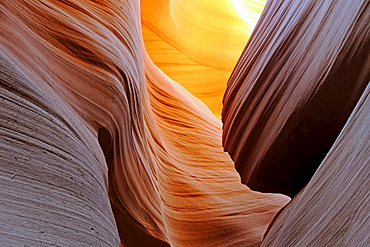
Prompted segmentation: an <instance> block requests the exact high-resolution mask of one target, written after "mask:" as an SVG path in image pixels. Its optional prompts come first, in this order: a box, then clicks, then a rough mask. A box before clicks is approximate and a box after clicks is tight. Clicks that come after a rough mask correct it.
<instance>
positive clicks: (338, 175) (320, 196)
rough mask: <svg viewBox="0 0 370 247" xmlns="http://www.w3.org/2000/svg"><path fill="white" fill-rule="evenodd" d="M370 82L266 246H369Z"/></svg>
mask: <svg viewBox="0 0 370 247" xmlns="http://www.w3.org/2000/svg"><path fill="white" fill-rule="evenodd" d="M369 122H370V85H368V86H367V88H366V90H365V92H364V93H363V95H362V97H361V99H360V100H359V102H358V104H357V106H356V108H355V109H354V110H353V112H352V114H351V116H350V118H349V119H348V121H347V123H346V125H345V126H344V128H343V130H342V132H341V133H340V135H339V137H338V139H337V140H336V141H335V143H334V145H333V146H332V148H331V149H330V151H329V153H328V155H327V156H326V157H325V159H324V161H323V162H322V164H321V165H320V167H319V169H318V170H317V172H316V173H315V175H314V176H313V178H312V179H311V181H310V182H309V184H308V185H307V186H306V187H305V188H304V190H303V191H302V192H300V193H299V194H298V195H297V196H296V197H295V198H294V199H293V200H292V201H291V202H290V203H289V204H288V206H287V207H286V208H285V209H284V211H283V212H282V213H281V215H280V216H279V218H278V219H277V221H276V222H275V223H274V225H273V226H272V228H271V229H270V231H269V233H268V234H267V236H266V238H265V240H264V241H263V244H262V246H369V244H370V239H369V231H368V230H369V221H370V216H369V212H370V204H369V187H370V181H369V174H370V166H369V164H370V151H369V146H370V131H369Z"/></svg>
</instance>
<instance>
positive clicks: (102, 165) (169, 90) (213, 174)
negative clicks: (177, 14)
mask: <svg viewBox="0 0 370 247" xmlns="http://www.w3.org/2000/svg"><path fill="white" fill-rule="evenodd" d="M0 13H1V14H0V21H1V22H0V23H1V29H0V30H1V35H0V44H1V52H2V53H1V57H2V60H1V84H0V85H1V91H0V92H1V99H2V105H1V108H0V109H1V111H0V115H1V125H0V126H1V139H0V147H1V149H0V157H1V159H2V162H3V163H2V164H3V165H2V169H1V184H2V188H1V190H0V193H1V196H0V200H1V204H0V205H1V206H0V207H1V208H0V211H1V216H0V218H1V228H0V229H1V230H0V231H1V232H0V233H1V234H0V242H1V243H2V244H3V245H4V246H13V245H19V244H23V245H31V246H33V245H56V246H118V245H119V242H120V241H121V245H123V246H168V245H171V246H207V245H224V246H233V245H234V246H235V245H243V246H255V245H259V244H260V243H261V241H262V237H263V233H264V232H265V230H266V228H267V226H268V224H269V223H270V222H271V220H272V219H273V217H274V216H275V214H276V212H277V211H278V210H279V209H280V208H281V207H282V206H284V205H285V204H286V203H287V202H288V201H289V198H288V197H286V196H283V195H279V194H263V193H260V192H254V191H251V190H250V189H249V188H247V187H246V186H244V185H242V184H241V183H240V178H239V176H238V174H237V172H236V171H235V169H234V167H233V162H232V161H231V159H230V158H229V156H228V155H227V153H225V152H223V148H222V146H221V123H220V121H219V120H218V119H217V118H216V117H215V116H214V115H213V114H212V113H211V112H210V111H209V110H208V108H207V107H205V105H204V104H203V103H201V102H200V101H199V100H198V99H196V98H195V97H194V96H192V95H191V94H189V93H188V92H187V91H186V90H185V89H184V88H182V87H181V86H180V85H178V84H177V83H176V82H174V81H172V80H171V79H169V78H168V77H167V76H166V75H165V74H163V73H162V72H161V71H160V70H159V69H158V68H157V67H156V66H155V65H154V64H153V63H152V62H151V61H150V59H149V58H148V56H147V55H146V52H145V49H144V48H143V43H142V40H141V34H140V18H139V2H138V1H54V0H43V1H13V0H9V1H8V0H6V1H2V2H1V5H0Z"/></svg>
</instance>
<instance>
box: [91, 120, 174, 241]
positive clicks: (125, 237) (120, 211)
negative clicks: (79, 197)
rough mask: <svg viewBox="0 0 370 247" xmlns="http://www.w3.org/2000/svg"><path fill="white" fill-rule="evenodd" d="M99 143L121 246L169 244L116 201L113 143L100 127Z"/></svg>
mask: <svg viewBox="0 0 370 247" xmlns="http://www.w3.org/2000/svg"><path fill="white" fill-rule="evenodd" d="M98 141H99V145H100V147H101V149H102V151H103V153H104V157H105V160H106V163H107V166H108V194H109V198H110V201H111V206H112V210H113V214H114V217H115V220H116V224H117V228H118V233H119V236H120V239H121V246H125V247H131V246H133V247H145V246H153V247H157V246H158V247H168V246H169V244H168V243H165V242H163V241H161V240H159V239H156V238H154V237H153V236H152V235H150V234H149V233H148V232H147V231H146V230H145V228H144V227H143V226H141V225H140V223H139V222H137V220H135V218H133V217H132V216H131V215H130V213H129V212H128V211H127V209H126V208H124V207H120V206H119V203H117V200H118V199H117V198H119V192H118V191H116V188H115V187H114V183H112V179H114V176H113V174H112V173H113V172H114V167H113V166H114V145H113V139H112V136H111V134H110V133H109V131H108V130H107V129H106V128H104V127H102V128H100V129H99V131H98Z"/></svg>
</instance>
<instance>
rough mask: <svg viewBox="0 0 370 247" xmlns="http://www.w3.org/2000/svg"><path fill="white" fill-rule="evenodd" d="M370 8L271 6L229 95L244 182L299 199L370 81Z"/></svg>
mask: <svg viewBox="0 0 370 247" xmlns="http://www.w3.org/2000/svg"><path fill="white" fill-rule="evenodd" d="M369 15H370V6H369V3H368V1H365V0H363V1H362V0H360V1H356V2H353V1H308V0H307V1H300V2H299V3H297V1H269V2H268V3H267V5H266V7H265V11H264V12H263V14H262V16H261V19H260V22H259V25H258V26H257V29H256V30H255V32H254V34H253V35H252V37H251V39H250V40H249V42H248V44H247V46H246V48H245V50H244V52H243V54H242V56H241V58H240V59H239V62H238V63H237V65H236V67H235V69H234V71H233V73H232V75H231V77H230V79H229V82H228V86H227V89H226V93H225V96H224V108H223V113H222V120H223V123H224V127H223V129H224V132H223V133H224V136H223V144H224V147H225V150H226V151H227V152H229V154H230V156H231V157H232V159H233V160H234V161H235V167H236V169H237V170H238V172H239V173H240V175H241V178H242V182H243V183H245V184H246V185H248V186H250V187H251V188H252V189H255V190H259V191H263V192H280V193H284V194H286V195H289V196H294V195H295V194H296V193H297V192H298V191H300V190H301V189H302V188H303V186H304V185H306V184H307V183H308V181H309V180H310V178H311V177H312V175H313V174H314V172H315V171H316V169H317V167H318V166H319V165H320V163H321V161H322V159H323V158H324V157H325V155H326V153H327V152H328V151H329V149H330V147H331V146H332V144H333V143H334V141H335V139H336V137H337V136H338V134H339V132H340V131H341V129H342V127H343V126H344V124H345V122H346V120H347V119H348V117H349V115H350V113H351V111H352V110H353V108H354V106H355V104H356V102H357V101H358V99H359V97H360V95H361V93H362V92H363V90H364V88H365V87H366V85H367V83H368V81H369V80H370V56H369V54H370V36H369V33H370V25H369V20H368V16H369Z"/></svg>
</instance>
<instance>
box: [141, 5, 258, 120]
mask: <svg viewBox="0 0 370 247" xmlns="http://www.w3.org/2000/svg"><path fill="white" fill-rule="evenodd" d="M264 2H265V1H261V0H259V1H253V0H252V1H244V0H242V1H240V0H218V1H214V0H187V1H183V0H164V1H163V0H154V1H153V0H142V1H141V13H142V24H143V25H142V29H143V38H144V42H145V46H146V48H147V51H148V53H149V56H150V58H151V59H152V60H153V62H154V63H155V64H156V65H157V66H158V67H159V68H160V69H161V70H162V71H163V72H165V73H166V74H167V75H168V76H169V77H170V78H171V79H173V80H175V81H176V82H178V83H180V84H181V85H182V86H184V87H185V88H186V89H187V90H188V91H189V92H190V93H192V94H193V95H194V96H196V97H197V98H198V99H200V100H201V101H202V102H204V103H205V104H206V105H207V106H208V107H209V108H210V109H211V111H212V112H213V113H214V114H215V115H216V116H217V117H220V115H221V108H222V97H223V94H224V91H225V88H226V82H227V80H228V78H229V76H230V74H231V71H232V69H233V68H234V66H235V64H236V61H237V59H238V58H239V56H240V54H241V51H242V49H243V47H244V46H245V43H246V41H247V40H248V38H249V36H250V34H251V32H252V29H253V27H254V25H255V24H256V22H257V20H258V16H259V14H260V13H261V12H262V9H263V6H264Z"/></svg>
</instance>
